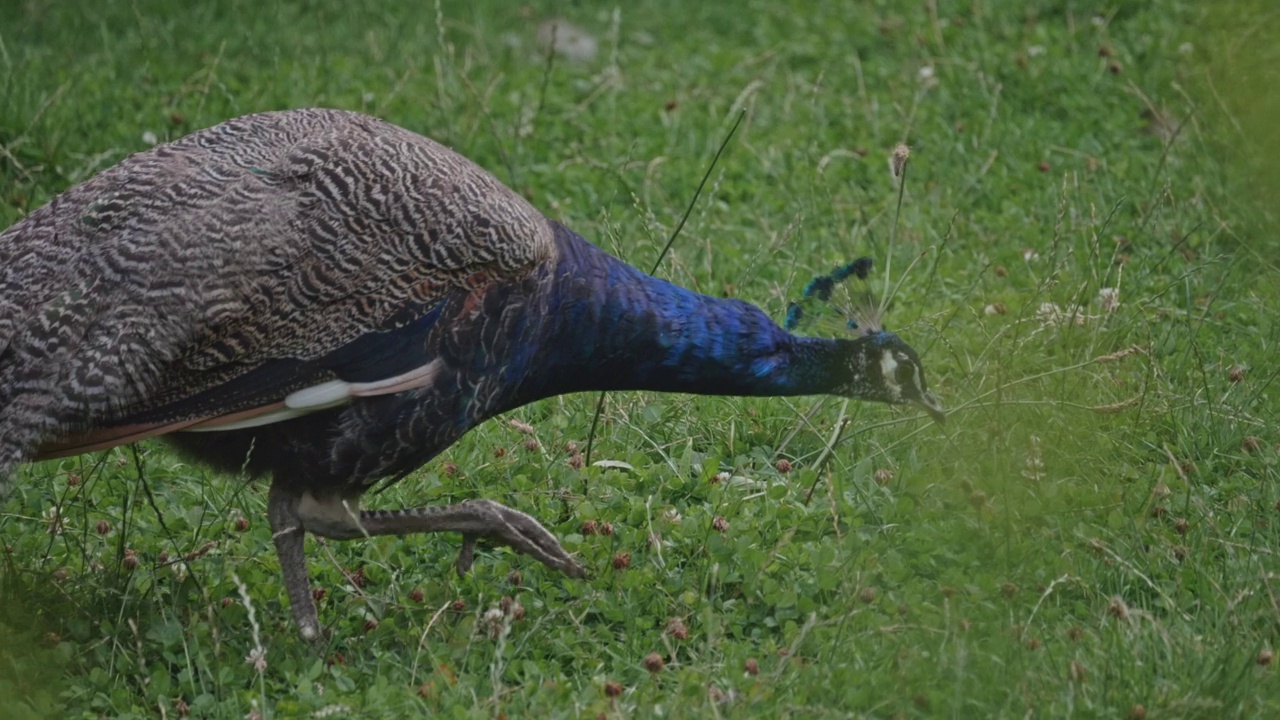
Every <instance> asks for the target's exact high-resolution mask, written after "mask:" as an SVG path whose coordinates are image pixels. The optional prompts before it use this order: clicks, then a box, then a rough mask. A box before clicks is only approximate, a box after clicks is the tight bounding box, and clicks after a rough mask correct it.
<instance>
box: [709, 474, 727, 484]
mask: <svg viewBox="0 0 1280 720" xmlns="http://www.w3.org/2000/svg"><path fill="white" fill-rule="evenodd" d="M731 477H732V476H731V475H730V474H729V473H727V472H718V473H716V474H715V475H712V476H711V483H712V484H713V485H714V484H716V483H723V482H729V478H731Z"/></svg>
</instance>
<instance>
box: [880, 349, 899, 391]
mask: <svg viewBox="0 0 1280 720" xmlns="http://www.w3.org/2000/svg"><path fill="white" fill-rule="evenodd" d="M897 369H898V359H897V358H895V357H894V356H893V351H892V350H885V351H884V354H883V355H881V356H880V377H881V379H882V380H884V387H885V389H886V390H888V391H889V396H890V397H892V398H894V399H895V400H896V399H897V398H900V397H902V386H901V385H899V384H898V381H897V376H896V375H895V374H894V372H895V371H896V370H897Z"/></svg>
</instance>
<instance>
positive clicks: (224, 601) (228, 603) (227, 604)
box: [218, 597, 236, 608]
mask: <svg viewBox="0 0 1280 720" xmlns="http://www.w3.org/2000/svg"><path fill="white" fill-rule="evenodd" d="M235 602H236V601H235V599H234V598H229V597H224V598H222V600H221V601H220V602H219V603H218V604H219V605H221V606H222V607H224V608H229V607H231V606H232V605H234V604H235Z"/></svg>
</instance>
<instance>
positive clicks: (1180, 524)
mask: <svg viewBox="0 0 1280 720" xmlns="http://www.w3.org/2000/svg"><path fill="white" fill-rule="evenodd" d="M1190 529H1191V523H1190V522H1188V521H1187V519H1186V518H1178V519H1177V520H1174V521H1173V531H1174V532H1176V533H1178V534H1179V535H1186V534H1187V531H1188V530H1190Z"/></svg>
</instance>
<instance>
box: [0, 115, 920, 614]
mask: <svg viewBox="0 0 1280 720" xmlns="http://www.w3.org/2000/svg"><path fill="white" fill-rule="evenodd" d="M629 389H630V390H657V391H670V392H688V393H698V394H713V395H758V396H760V395H806V394H821V393H826V394H837V395H843V396H847V397H853V398H858V399H863V400H872V401H879V402H887V403H915V404H919V405H921V406H923V407H925V408H926V409H928V410H929V411H930V412H931V413H932V414H933V415H934V416H935V417H936V418H938V419H939V420H940V419H941V418H942V411H941V408H940V406H939V404H938V402H937V400H936V398H935V397H934V396H933V395H932V394H931V393H929V392H928V390H927V386H926V383H925V379H924V375H923V371H922V369H921V365H920V362H919V359H918V358H917V357H916V354H915V353H914V351H912V350H911V348H910V347H908V346H907V345H906V344H905V343H903V342H902V341H901V340H900V339H899V338H898V337H897V336H895V335H893V334H891V333H888V332H884V331H881V330H878V329H874V328H872V329H867V330H866V331H864V332H863V333H862V334H861V335H860V336H859V337H855V338H845V339H819V338H807V337H800V336H797V335H794V334H791V333H790V332H787V331H786V330H784V329H782V328H780V327H779V326H778V325H777V324H775V323H774V322H773V321H772V320H771V319H769V318H768V317H767V316H766V315H765V314H764V313H763V312H761V311H760V310H759V309H758V308H756V307H754V306H752V305H750V304H748V303H745V302H742V301H739V300H731V299H720V298H713V297H709V296H706V295H701V294H698V293H694V292H691V291H688V290H685V289H682V288H680V287H677V286H675V285H672V284H670V283H667V282H665V281H663V280H660V279H657V278H654V277H652V276H649V275H647V274H644V273H642V272H640V271H639V270H636V269H635V268H633V267H631V266H629V265H627V264H625V263H623V262H621V261H619V260H617V259H615V258H613V257H611V256H610V255H608V254H606V253H604V252H602V251H601V250H599V249H598V248H596V247H595V246H594V245H592V244H590V243H589V242H587V241H586V240H584V239H583V238H581V237H580V236H578V235H576V234H575V233H573V232H572V231H570V230H568V229H567V228H565V227H563V226H561V225H560V224H558V223H555V222H553V221H551V220H549V219H547V218H546V217H544V216H543V215H542V214H541V213H540V212H538V211H537V210H536V209H534V208H533V207H532V206H531V205H530V204H529V203H527V202H526V201H525V200H524V199H523V198H521V197H520V196H518V195H516V194H515V193H514V192H512V191H511V190H509V189H508V188H506V187H505V186H503V185H502V184H501V183H500V182H499V181H498V180H497V179H495V178H494V177H493V176H491V175H490V174H488V173H487V172H485V171H484V170H482V169H480V168H479V167H477V166H476V165H474V164H473V163H471V162H470V161H468V160H466V159H465V158H463V157H461V156H460V155H458V154H456V153H454V152H452V151H451V150H449V149H447V148H445V147H443V146H441V145H439V144H437V143H435V142H433V141H431V140H429V139H427V138H425V137H422V136H420V135H416V134H414V133H411V132H409V131H407V130H404V129H402V128H399V127H396V126H394V125H390V124H388V123H385V122H383V121H380V120H377V119H375V118H372V117H368V116H365V115H361V114H357V113H352V112H344V111H337V110H322V109H307V110H292V111H284V112H272V113H263V114H258V115H250V116H247V117H243V118H238V119H235V120H231V121H228V122H226V123H223V124H221V125H217V126H215V127H212V128H208V129H206V130H203V131H200V132H197V133H194V134H192V135H189V136H187V137H185V138H182V139H180V140H178V141H176V142H173V143H170V144H167V145H162V146H158V147H156V148H153V149H151V150H149V151H147V152H144V153H140V154H137V155H133V156H131V157H129V158H128V159H126V160H125V161H123V162H121V163H120V164H119V165H117V166H115V167H113V168H111V169H109V170H106V171H104V172H102V173H101V174H99V175H98V176H96V177H94V178H91V179H89V180H87V181H85V182H84V183H82V184H80V185H77V186H75V187H73V188H71V189H70V190H67V191H66V192H65V193H63V194H61V195H59V196H58V197H56V198H55V199H54V200H53V201H52V202H50V203H49V204H48V205H46V206H44V207H42V208H40V209H39V210H37V211H35V212H34V213H32V214H31V215H30V216H29V217H27V218H26V219H24V220H22V221H20V222H19V223H17V224H16V225H14V226H13V227H11V228H9V229H8V230H6V231H5V232H4V233H3V234H0V492H3V491H4V490H5V489H6V488H5V483H7V482H8V478H9V477H10V476H11V475H12V472H13V470H14V469H15V468H16V466H17V465H19V464H21V463H24V462H27V461H29V460H32V459H40V458H46V457H57V456H64V455H71V454H77V453H81V452H86V451H89V450H94V449H101V448H107V447H112V446H115V445H120V444H124V443H128V442H133V441H136V440H139V439H142V438H146V437H151V436H157V435H163V436H165V437H166V438H167V439H169V440H170V441H171V442H173V443H174V444H176V445H177V446H178V447H179V448H180V449H181V450H182V451H183V452H185V453H187V454H189V455H191V456H194V457H196V458H197V459H200V460H202V461H204V462H206V463H209V464H211V465H213V466H215V467H219V468H227V469H240V468H244V467H247V468H248V469H249V470H251V471H252V472H254V473H256V474H264V475H266V474H269V475H270V476H271V477H272V484H271V490H270V494H269V501H268V510H269V515H270V520H271V524H272V528H273V530H274V531H275V538H276V546H277V552H278V553H279V556H280V561H281V566H282V570H283V572H284V576H285V584H286V588H287V590H288V593H289V596H290V601H291V603H292V605H293V611H294V617H295V620H296V621H297V622H298V625H299V628H300V630H301V631H302V633H303V635H304V636H305V637H312V636H314V635H315V633H316V631H317V630H318V627H319V626H318V621H317V617H316V611H315V607H314V605H313V603H312V600H311V594H310V591H309V586H308V576H307V571H306V566H305V559H304V557H303V554H302V549H303V543H302V540H303V531H306V530H309V531H311V532H313V533H316V534H320V535H324V536H328V537H333V538H354V537H361V536H367V535H377V534H405V533H413V532H437V531H454V532H460V533H462V535H463V540H464V542H463V550H462V554H461V556H460V558H459V571H465V570H466V569H467V567H468V566H469V565H470V562H471V553H472V549H473V547H474V542H475V539H476V538H477V537H482V536H484V537H490V538H493V539H495V540H497V541H499V542H503V543H506V544H508V545H511V546H512V547H513V548H514V549H516V550H518V551H521V552H525V553H528V554H530V555H532V556H534V557H535V558H537V559H539V560H540V561H542V562H544V563H546V564H547V565H549V566H551V567H553V568H556V569H559V570H562V571H564V572H566V573H569V574H571V575H581V574H582V568H581V566H579V565H578V563H577V562H576V561H575V560H573V558H571V557H570V556H569V555H568V554H567V553H566V552H565V551H564V550H563V549H562V548H561V547H560V545H559V543H558V542H557V541H556V539H555V537H554V536H552V535H551V533H549V532H548V531H546V530H545V529H544V528H542V526H541V525H540V524H538V523H537V521H535V520H534V519H533V518H531V517H529V516H527V515H525V514H523V513H520V512H518V511H516V510H513V509H510V508H507V507H505V506H502V505H499V504H497V503H494V502H491V501H486V500H472V501H467V502H464V503H460V504H457V505H450V506H440V507H428V508H417V509H411V510H397V511H361V510H360V509H359V499H360V497H361V495H362V494H363V493H364V492H366V491H367V490H368V489H369V488H371V487H372V486H373V485H375V484H377V483H378V482H380V481H384V480H396V479H399V478H402V477H403V476H405V475H406V474H408V473H410V472H412V471H413V470H415V469H417V468H418V467H420V466H422V465H423V464H424V463H426V462H427V461H429V460H430V459H431V458H433V457H434V456H435V455H437V454H438V453H439V452H441V451H442V450H444V449H445V448H447V447H448V446H449V445H451V444H452V443H453V442H454V441H456V440H457V439H458V438H459V437H460V436H461V435H462V434H464V433H465V432H466V431H467V430H469V429H470V428H472V427H474V426H475V425H476V424H478V423H480V422H483V421H484V420H485V419H487V418H490V417H493V416H494V415H497V414H500V413H502V412H505V411H507V410H510V409H512V408H515V407H519V406H521V405H524V404H526V403H529V402H532V401H535V400H538V399H541V398H545V397H550V396H554V395H559V394H564V393H570V392H577V391H585V390H629Z"/></svg>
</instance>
